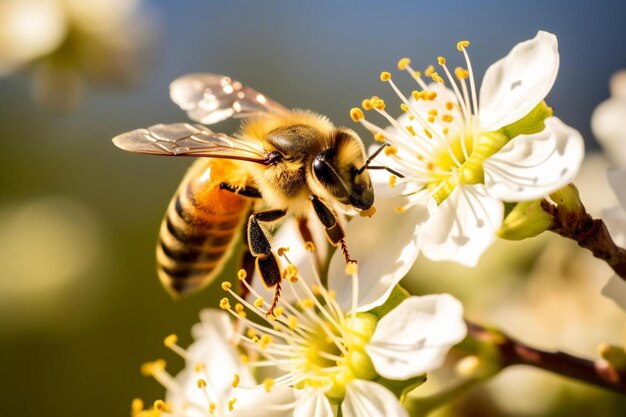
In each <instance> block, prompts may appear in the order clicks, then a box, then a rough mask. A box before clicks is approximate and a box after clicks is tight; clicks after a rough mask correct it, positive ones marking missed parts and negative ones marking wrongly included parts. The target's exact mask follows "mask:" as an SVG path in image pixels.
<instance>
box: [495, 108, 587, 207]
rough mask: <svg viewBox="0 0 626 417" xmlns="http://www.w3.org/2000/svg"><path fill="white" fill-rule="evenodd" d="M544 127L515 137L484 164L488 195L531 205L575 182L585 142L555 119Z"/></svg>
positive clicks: (551, 119)
mask: <svg viewBox="0 0 626 417" xmlns="http://www.w3.org/2000/svg"><path fill="white" fill-rule="evenodd" d="M545 123H546V128H545V129H544V130H542V131H541V132H539V133H535V134H532V135H519V136H516V137H515V138H513V139H512V140H511V141H510V142H509V143H507V144H506V145H505V146H504V147H503V148H502V149H500V150H499V151H498V152H497V153H496V154H494V155H493V156H491V157H490V158H488V159H487V160H486V161H485V162H484V164H483V167H484V170H485V185H486V187H487V191H488V193H489V195H491V196H493V197H496V198H498V199H500V200H502V201H515V202H517V201H531V200H537V199H539V198H543V197H545V196H547V195H548V194H550V193H551V192H553V191H556V190H558V189H560V188H562V187H564V186H565V185H567V184H569V183H570V182H572V180H573V179H574V177H575V176H576V174H577V173H578V170H579V169H580V165H581V164H582V161H583V156H584V154H585V144H584V141H583V138H582V136H581V135H580V133H578V131H577V130H576V129H573V128H571V127H569V126H567V125H566V124H564V123H563V122H562V121H560V120H559V119H557V118H556V117H549V118H548V119H546V122H545Z"/></svg>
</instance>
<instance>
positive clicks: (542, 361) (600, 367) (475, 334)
mask: <svg viewBox="0 0 626 417" xmlns="http://www.w3.org/2000/svg"><path fill="white" fill-rule="evenodd" d="M467 328H468V336H469V337H470V338H472V339H474V342H477V343H478V344H479V345H483V348H484V345H485V344H487V345H489V347H490V348H491V349H494V348H495V352H494V353H496V354H497V356H498V358H499V360H500V364H499V365H500V367H499V368H500V370H501V369H504V368H507V367H509V366H513V365H529V366H534V367H536V368H540V369H543V370H546V371H549V372H554V373H556V374H559V375H562V376H566V377H570V378H574V379H577V380H579V381H582V382H586V383H588V384H591V385H595V386H598V387H602V388H606V389H609V390H611V391H615V392H619V393H621V394H626V371H625V370H624V369H623V368H622V369H620V370H618V369H617V368H616V367H614V366H613V365H611V363H609V362H607V361H604V360H598V361H592V360H588V359H582V358H579V357H576V356H573V355H570V354H567V353H564V352H549V351H544V350H540V349H535V348H533V347H531V346H528V345H526V344H524V343H522V342H520V341H518V340H516V339H514V338H512V337H510V336H508V335H507V334H505V333H503V332H501V331H499V330H495V329H489V328H486V327H483V326H480V325H478V324H474V323H470V322H467ZM460 348H461V349H463V345H461V346H460ZM491 349H490V350H491Z"/></svg>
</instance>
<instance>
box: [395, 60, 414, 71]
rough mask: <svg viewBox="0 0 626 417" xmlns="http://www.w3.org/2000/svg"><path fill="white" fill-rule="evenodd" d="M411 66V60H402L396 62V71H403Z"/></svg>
mask: <svg viewBox="0 0 626 417" xmlns="http://www.w3.org/2000/svg"><path fill="white" fill-rule="evenodd" d="M409 64H411V60H410V59H409V58H402V59H400V60H399V61H398V69H399V70H400V71H404V70H405V69H407V67H408V66H409Z"/></svg>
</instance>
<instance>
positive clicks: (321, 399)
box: [293, 389, 334, 417]
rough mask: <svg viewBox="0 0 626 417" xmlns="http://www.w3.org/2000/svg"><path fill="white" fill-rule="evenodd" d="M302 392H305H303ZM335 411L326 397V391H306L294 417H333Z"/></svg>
mask: <svg viewBox="0 0 626 417" xmlns="http://www.w3.org/2000/svg"><path fill="white" fill-rule="evenodd" d="M301 392H303V391H302V390H301ZM333 416H334V413H333V409H332V407H331V406H330V401H328V398H326V395H324V391H322V390H321V389H316V390H313V391H311V392H307V391H304V393H303V394H302V395H301V396H300V399H299V400H298V402H297V404H296V408H295V409H294V411H293V417H333Z"/></svg>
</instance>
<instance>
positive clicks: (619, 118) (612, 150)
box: [591, 97, 626, 168]
mask: <svg viewBox="0 0 626 417" xmlns="http://www.w3.org/2000/svg"><path fill="white" fill-rule="evenodd" d="M625 115H626V99H625V98H614V97H613V98H610V99H608V100H606V101H603V102H602V103H600V105H598V107H596V109H595V110H594V111H593V114H592V115H591V131H592V132H593V135H594V136H595V137H596V139H597V140H598V142H599V143H600V145H602V148H603V149H604V151H605V154H606V155H607V156H608V157H609V159H611V160H613V161H615V163H617V164H618V165H619V166H621V167H623V168H626V117H625Z"/></svg>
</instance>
